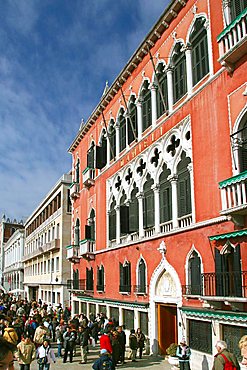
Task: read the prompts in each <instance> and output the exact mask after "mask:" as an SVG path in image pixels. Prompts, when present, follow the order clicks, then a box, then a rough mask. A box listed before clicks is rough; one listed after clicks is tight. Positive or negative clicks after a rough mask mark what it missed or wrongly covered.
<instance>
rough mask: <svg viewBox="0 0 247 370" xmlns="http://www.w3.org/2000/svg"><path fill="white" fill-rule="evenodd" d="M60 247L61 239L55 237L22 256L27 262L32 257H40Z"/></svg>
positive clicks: (23, 260)
mask: <svg viewBox="0 0 247 370" xmlns="http://www.w3.org/2000/svg"><path fill="white" fill-rule="evenodd" d="M59 248H60V239H53V240H51V241H50V242H47V243H45V244H43V245H40V246H39V247H38V248H37V249H35V250H34V251H32V252H31V253H29V254H25V255H24V256H23V257H22V262H26V261H28V260H30V259H32V258H35V257H39V256H40V255H43V254H45V253H48V252H56V251H58V250H59Z"/></svg>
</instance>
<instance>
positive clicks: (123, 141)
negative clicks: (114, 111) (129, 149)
mask: <svg viewBox="0 0 247 370" xmlns="http://www.w3.org/2000/svg"><path fill="white" fill-rule="evenodd" d="M119 135H120V152H121V151H122V150H124V149H125V148H126V119H125V117H124V116H123V115H121V116H120V129H119Z"/></svg>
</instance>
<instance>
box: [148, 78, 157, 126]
mask: <svg viewBox="0 0 247 370" xmlns="http://www.w3.org/2000/svg"><path fill="white" fill-rule="evenodd" d="M150 90H151V110H152V127H155V125H156V121H157V86H156V85H155V84H154V83H153V84H152V85H151V88H150Z"/></svg>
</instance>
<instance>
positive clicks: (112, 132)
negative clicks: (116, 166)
mask: <svg viewBox="0 0 247 370" xmlns="http://www.w3.org/2000/svg"><path fill="white" fill-rule="evenodd" d="M109 142H110V160H112V159H113V158H115V157H116V129H115V126H114V123H113V122H112V123H111V124H110V127H109Z"/></svg>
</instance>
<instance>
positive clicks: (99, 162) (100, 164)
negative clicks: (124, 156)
mask: <svg viewBox="0 0 247 370" xmlns="http://www.w3.org/2000/svg"><path fill="white" fill-rule="evenodd" d="M106 146H107V145H106V144H104V146H103V145H102V146H96V163H95V167H96V168H98V169H100V170H101V169H102V168H104V167H105V165H106V158H107V157H106Z"/></svg>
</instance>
